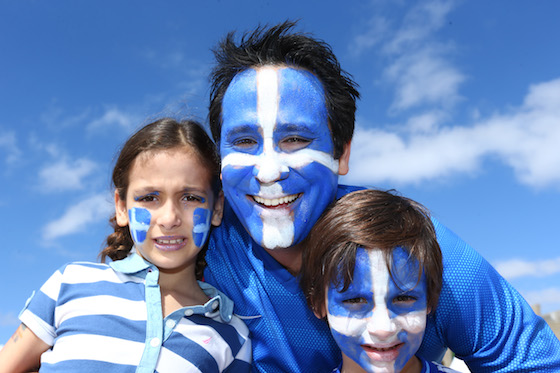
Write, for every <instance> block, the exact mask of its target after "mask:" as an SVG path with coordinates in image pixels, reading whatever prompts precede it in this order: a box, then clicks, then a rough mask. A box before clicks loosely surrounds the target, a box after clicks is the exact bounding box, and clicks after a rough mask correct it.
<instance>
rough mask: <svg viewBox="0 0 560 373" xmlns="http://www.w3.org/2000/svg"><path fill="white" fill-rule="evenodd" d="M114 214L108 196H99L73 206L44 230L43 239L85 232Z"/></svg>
mask: <svg viewBox="0 0 560 373" xmlns="http://www.w3.org/2000/svg"><path fill="white" fill-rule="evenodd" d="M112 212H114V206H113V204H112V203H110V202H109V198H108V196H107V195H106V194H98V195H94V196H93V197H91V198H89V199H86V200H84V201H82V202H80V203H78V204H77V205H74V206H71V207H70V208H68V209H67V210H66V212H65V213H64V214H63V215H62V216H61V217H60V218H58V219H56V220H54V221H52V222H50V223H48V224H47V225H46V226H45V227H44V228H43V234H42V236H43V238H44V239H45V240H48V241H50V240H54V239H56V238H59V237H63V236H67V235H70V234H74V233H77V232H81V231H84V230H85V229H86V228H87V226H88V225H89V224H92V223H93V224H95V223H97V222H99V221H102V220H105V219H107V218H108V216H109V215H110V214H111V213H112Z"/></svg>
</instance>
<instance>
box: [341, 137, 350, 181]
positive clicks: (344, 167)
mask: <svg viewBox="0 0 560 373" xmlns="http://www.w3.org/2000/svg"><path fill="white" fill-rule="evenodd" d="M351 145H352V142H351V141H348V142H347V143H346V144H344V147H343V148H342V155H341V156H340V158H339V159H338V174H339V175H346V174H347V173H348V171H349V170H350V168H349V167H348V164H349V163H350V146H351Z"/></svg>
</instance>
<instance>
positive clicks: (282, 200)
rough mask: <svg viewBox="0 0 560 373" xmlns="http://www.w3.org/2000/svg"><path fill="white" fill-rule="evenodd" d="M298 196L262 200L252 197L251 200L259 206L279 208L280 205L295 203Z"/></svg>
mask: <svg viewBox="0 0 560 373" xmlns="http://www.w3.org/2000/svg"><path fill="white" fill-rule="evenodd" d="M298 196H299V195H298V194H292V195H290V196H285V197H280V198H271V199H268V198H262V197H258V196H253V199H254V200H255V201H256V202H257V203H259V204H261V205H265V206H267V207H271V206H272V207H275V206H279V205H282V204H287V203H290V202H293V201H295V200H296V199H297V198H298Z"/></svg>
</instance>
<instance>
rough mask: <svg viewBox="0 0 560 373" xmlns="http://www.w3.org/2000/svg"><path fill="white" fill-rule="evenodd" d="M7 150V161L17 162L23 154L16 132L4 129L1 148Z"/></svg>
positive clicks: (0, 136)
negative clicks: (18, 144)
mask: <svg viewBox="0 0 560 373" xmlns="http://www.w3.org/2000/svg"><path fill="white" fill-rule="evenodd" d="M2 149H3V150H4V151H5V160H6V163H8V164H11V163H14V162H16V161H17V160H18V159H19V158H20V156H21V150H20V149H19V147H18V146H17V140H16V134H15V132H13V131H6V132H4V131H2V133H0V150H2Z"/></svg>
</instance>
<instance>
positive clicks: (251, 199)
mask: <svg viewBox="0 0 560 373" xmlns="http://www.w3.org/2000/svg"><path fill="white" fill-rule="evenodd" d="M222 120H223V125H222V132H221V141H220V152H221V157H222V181H223V188H224V194H225V196H226V198H227V199H228V201H229V203H230V204H231V206H232V207H233V209H234V211H235V213H236V214H237V216H238V217H239V219H240V220H241V222H242V223H243V225H244V227H245V229H247V231H248V232H249V234H250V235H251V236H252V237H253V239H254V240H255V241H256V242H258V243H259V244H260V245H261V246H263V247H265V248H267V249H275V248H287V247H290V246H293V245H295V244H297V243H298V242H300V241H301V240H302V239H303V238H305V237H306V236H307V234H308V233H309V230H311V227H312V226H313V224H314V223H315V222H316V221H317V219H318V218H319V216H320V215H321V213H322V212H323V210H324V209H325V208H326V207H327V205H328V204H329V203H330V202H331V201H333V200H334V198H335V196H336V189H337V185H338V161H337V160H335V159H334V158H333V151H334V148H333V143H332V138H331V132H330V129H329V125H328V118H327V110H326V107H325V98H324V91H323V87H322V84H321V82H320V81H319V80H318V79H317V77H316V76H315V75H313V74H311V73H310V72H308V71H305V70H298V69H294V68H289V67H285V66H267V67H261V68H258V69H249V70H246V71H244V72H242V73H239V74H238V75H236V76H235V77H234V79H233V80H232V82H231V84H230V85H229V87H228V89H227V91H226V93H225V95H224V99H223V103H222Z"/></svg>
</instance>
